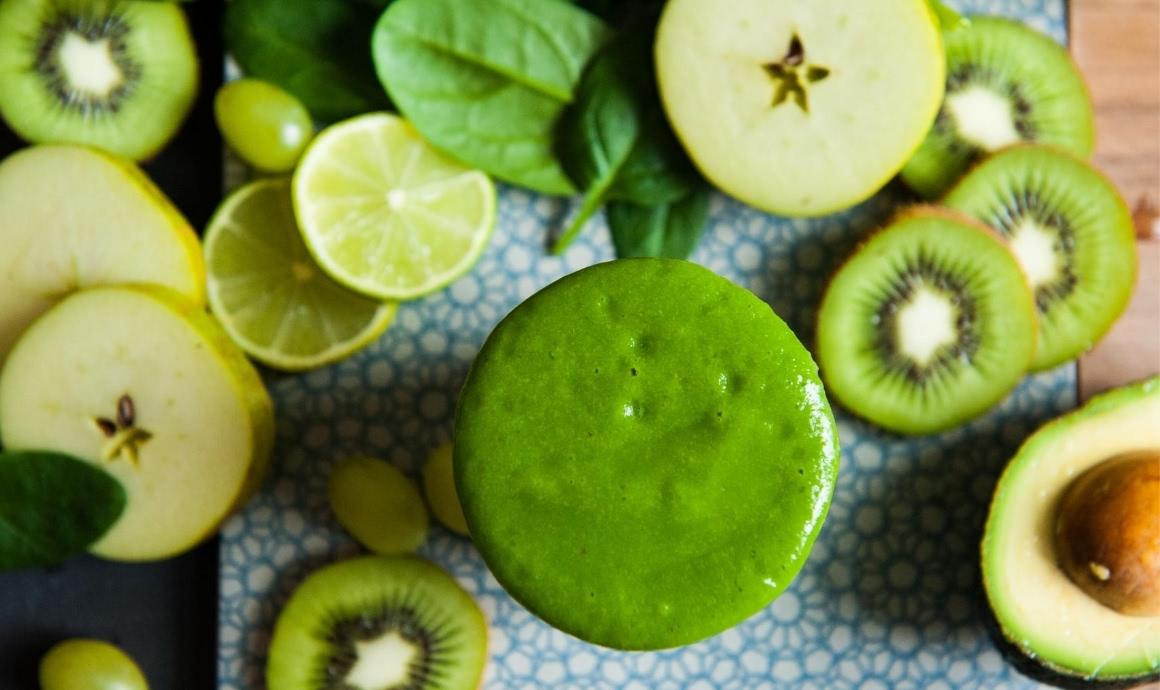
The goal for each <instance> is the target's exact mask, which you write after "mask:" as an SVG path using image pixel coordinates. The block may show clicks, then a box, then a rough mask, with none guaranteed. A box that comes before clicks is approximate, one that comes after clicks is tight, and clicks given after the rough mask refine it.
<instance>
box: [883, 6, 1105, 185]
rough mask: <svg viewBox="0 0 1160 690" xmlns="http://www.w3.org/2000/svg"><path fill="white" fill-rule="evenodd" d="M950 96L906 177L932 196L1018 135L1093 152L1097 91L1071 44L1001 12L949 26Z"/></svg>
mask: <svg viewBox="0 0 1160 690" xmlns="http://www.w3.org/2000/svg"><path fill="white" fill-rule="evenodd" d="M943 43H944V45H945V46H946V51H947V84H946V96H945V97H944V98H943V103H942V108H941V109H940V110H939V113H938V117H936V118H935V122H934V126H933V127H932V128H931V130H930V133H928V134H927V137H926V140H925V141H924V142H923V143H922V145H921V146H920V147H919V148H918V151H916V152H915V154H914V156H913V157H912V158H911V159H910V161H909V162H908V163H907V164H906V165H905V166H904V167H903V169H902V179H903V180H904V181H905V182H906V183H907V184H908V185H910V187H911V188H912V189H914V190H915V191H916V192H918V193H919V194H920V195H922V196H923V197H926V198H934V197H937V196H939V195H940V194H942V193H943V192H944V191H945V190H946V189H947V188H948V187H949V186H950V185H951V184H953V183H954V182H955V180H957V179H958V178H959V177H960V176H961V175H962V174H963V172H965V171H966V170H967V169H968V168H969V167H970V166H971V164H972V163H974V162H975V161H977V160H978V159H979V158H981V157H982V156H985V155H986V154H987V153H989V152H992V151H996V150H998V149H1000V148H1003V147H1005V146H1008V145H1010V144H1015V143H1017V142H1026V141H1037V142H1044V143H1048V144H1054V145H1056V146H1059V147H1061V148H1064V149H1066V150H1068V151H1071V152H1072V153H1074V154H1075V155H1077V156H1081V157H1084V158H1086V157H1088V156H1090V155H1091V152H1092V146H1093V144H1094V125H1093V119H1092V118H1093V114H1092V103H1091V98H1090V97H1089V95H1088V91H1087V86H1086V85H1085V84H1084V81H1083V77H1082V76H1081V75H1080V73H1079V70H1078V69H1077V68H1076V66H1075V63H1074V62H1072V60H1071V57H1070V56H1069V55H1068V54H1067V51H1066V50H1065V49H1064V48H1063V47H1062V46H1060V45H1059V44H1058V43H1056V42H1055V41H1053V40H1052V39H1051V38H1050V37H1048V36H1045V35H1043V34H1041V33H1039V32H1038V31H1035V30H1034V29H1032V28H1029V27H1027V26H1024V25H1023V24H1020V23H1019V22H1016V21H1012V20H1010V19H1003V18H1000V17H972V18H971V20H970V23H969V24H968V25H966V26H963V27H960V28H957V29H952V30H949V31H946V32H945V33H944V35H943Z"/></svg>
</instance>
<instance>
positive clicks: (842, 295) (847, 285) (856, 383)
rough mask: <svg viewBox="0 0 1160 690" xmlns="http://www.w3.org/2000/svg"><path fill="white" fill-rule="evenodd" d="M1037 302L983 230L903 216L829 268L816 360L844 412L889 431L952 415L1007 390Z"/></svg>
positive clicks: (1031, 339) (1030, 335)
mask: <svg viewBox="0 0 1160 690" xmlns="http://www.w3.org/2000/svg"><path fill="white" fill-rule="evenodd" d="M1035 337H1036V336H1035V305H1034V301H1033V299H1032V296H1031V288H1030V287H1029V286H1028V284H1027V280H1026V278H1025V277H1024V275H1023V271H1022V269H1020V268H1019V263H1018V262H1017V261H1016V260H1015V257H1014V255H1012V253H1011V252H1010V250H1008V248H1007V247H1006V246H1005V245H1004V243H1003V242H1002V240H1001V239H1000V238H999V237H998V236H997V235H996V234H995V233H994V232H993V231H991V230H989V229H988V228H986V227H985V226H983V225H981V224H979V223H977V222H976V221H974V220H972V219H970V218H968V217H966V216H960V215H959V214H956V213H952V212H950V211H945V210H941V209H934V208H925V207H921V208H917V209H913V210H910V211H907V212H905V213H903V214H902V215H901V216H899V217H898V218H897V219H896V220H895V221H894V222H893V223H891V224H890V225H889V226H887V227H886V228H885V229H883V230H881V231H879V232H877V233H876V234H874V235H873V236H872V237H871V238H870V239H869V240H867V241H866V243H865V244H864V245H863V246H862V247H861V248H860V249H859V250H858V251H857V252H856V253H855V254H854V255H853V256H852V257H851V258H850V259H849V260H847V261H846V263H845V264H844V265H843V266H842V267H841V268H840V269H839V270H838V272H837V273H836V274H835V275H834V277H833V279H832V280H831V281H830V284H829V286H828V287H827V288H826V293H825V295H824V296H823V298H822V305H821V308H820V310H819V312H818V329H817V339H818V344H817V347H818V361H819V365H820V367H821V371H822V378H823V379H824V381H825V383H826V386H827V387H828V388H829V390H830V392H831V393H832V394H833V395H834V397H835V398H837V399H838V400H839V401H840V402H841V403H842V404H843V405H845V406H846V408H847V409H849V410H850V411H851V412H854V413H855V414H858V415H860V416H862V417H865V418H866V419H868V420H870V421H872V422H874V423H876V424H878V425H880V426H882V427H884V428H886V429H890V430H892V431H897V432H900V433H904V434H927V433H933V432H936V431H941V430H943V429H948V428H950V427H953V426H956V425H958V424H961V423H963V422H965V421H967V420H969V419H971V418H973V417H975V416H977V415H979V414H981V413H982V412H983V411H985V410H986V409H987V408H989V407H991V406H992V405H994V404H995V403H997V402H999V400H1001V399H1002V398H1003V397H1004V396H1005V395H1007V393H1008V392H1010V391H1011V390H1012V389H1013V388H1014V387H1015V385H1016V384H1017V383H1018V382H1019V379H1020V378H1021V377H1022V376H1023V373H1024V372H1025V371H1026V370H1027V366H1028V364H1029V363H1030V362H1031V358H1032V356H1033V355H1034V353H1035Z"/></svg>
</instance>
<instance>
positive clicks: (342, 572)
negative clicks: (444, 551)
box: [266, 556, 487, 690]
mask: <svg viewBox="0 0 1160 690" xmlns="http://www.w3.org/2000/svg"><path fill="white" fill-rule="evenodd" d="M486 661H487V622H486V621H485V620H484V618H483V613H482V612H481V611H480V610H479V607H478V606H476V604H475V602H474V601H473V600H472V598H471V596H470V595H469V594H468V593H467V592H465V591H463V589H462V588H461V587H460V586H459V584H458V583H456V581H455V580H454V579H453V578H452V577H451V576H450V575H448V574H447V573H445V572H444V571H443V570H441V569H439V568H438V567H436V566H435V565H432V564H431V563H429V562H427V561H424V560H421V559H418V558H412V557H383V556H364V557H361V558H355V559H351V560H348V561H343V562H341V563H337V564H334V565H330V566H327V567H325V568H322V569H321V570H319V571H317V572H315V573H314V574H313V575H311V576H310V577H308V578H307V579H306V581H305V582H303V583H302V584H301V585H300V586H299V587H298V589H297V590H296V591H295V592H294V594H293V595H292V596H291V597H290V601H289V602H287V604H286V608H284V609H283V610H282V614H281V616H279V618H278V622H277V624H276V625H275V626H274V636H273V638H272V639H271V641H270V655H269V659H268V661H267V667H266V684H267V686H268V687H269V690H475V688H477V687H478V686H479V683H480V679H481V678H482V677H483V667H484V663H485V662H486Z"/></svg>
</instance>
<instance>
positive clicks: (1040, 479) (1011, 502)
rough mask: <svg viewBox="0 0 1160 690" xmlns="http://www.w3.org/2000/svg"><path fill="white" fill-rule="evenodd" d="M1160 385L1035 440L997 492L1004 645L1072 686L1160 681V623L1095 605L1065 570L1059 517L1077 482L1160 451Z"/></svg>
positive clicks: (994, 562)
mask: <svg viewBox="0 0 1160 690" xmlns="http://www.w3.org/2000/svg"><path fill="white" fill-rule="evenodd" d="M1158 420H1160V378H1153V379H1150V380H1148V381H1145V382H1142V383H1139V384H1136V385H1132V386H1128V387H1125V388H1121V389H1118V390H1115V391H1112V392H1110V393H1107V394H1104V395H1102V396H1099V397H1097V398H1095V399H1093V400H1092V401H1091V402H1089V403H1088V404H1087V405H1085V406H1084V407H1083V408H1081V409H1079V410H1077V411H1075V412H1073V413H1071V414H1068V415H1065V416H1063V417H1061V418H1059V419H1058V420H1056V421H1054V422H1051V423H1049V424H1047V425H1046V426H1044V427H1043V428H1041V429H1040V430H1039V431H1037V432H1036V433H1035V434H1033V435H1032V436H1031V437H1030V438H1028V439H1027V441H1026V442H1025V443H1024V444H1023V446H1022V447H1021V448H1020V449H1019V452H1018V453H1017V454H1016V455H1015V457H1014V458H1013V459H1012V460H1011V462H1010V464H1009V465H1008V466H1007V468H1006V470H1005V471H1004V472H1003V475H1002V477H1000V479H999V484H998V486H997V488H996V490H995V496H994V499H993V500H992V502H991V511H990V515H989V516H988V518H987V524H986V527H985V529H984V533H983V542H982V572H983V585H984V587H985V588H986V591H987V598H988V601H989V603H990V605H991V609H992V611H993V612H994V614H995V619H996V622H997V623H998V626H999V629H1000V632H1001V633H1002V636H1003V638H1004V639H1005V640H1006V641H1007V642H1010V643H1011V644H1012V645H1014V646H1015V647H1017V648H1018V649H1019V650H1020V651H1021V652H1022V653H1023V654H1024V655H1026V656H1027V657H1030V658H1033V659H1035V660H1036V661H1037V662H1038V663H1039V664H1042V665H1043V666H1044V667H1046V668H1047V669H1049V670H1051V671H1054V672H1056V673H1059V674H1062V675H1064V676H1070V677H1073V678H1080V679H1086V680H1088V681H1091V682H1092V684H1093V685H1098V684H1099V683H1100V682H1101V681H1118V680H1123V679H1138V680H1145V679H1152V678H1157V677H1160V618H1157V617H1153V618H1142V617H1133V616H1126V615H1123V614H1120V613H1117V612H1116V611H1114V610H1112V609H1110V608H1107V607H1105V606H1103V605H1102V604H1100V603H1099V602H1097V601H1096V600H1095V599H1092V598H1091V597H1089V596H1088V595H1087V594H1086V593H1085V592H1084V591H1083V590H1081V589H1080V588H1079V587H1078V586H1077V585H1075V584H1074V583H1073V582H1072V581H1071V580H1070V579H1069V578H1068V577H1067V575H1066V574H1065V573H1064V571H1063V570H1062V569H1061V568H1060V567H1059V565H1058V560H1057V557H1056V554H1055V550H1054V547H1053V534H1054V528H1055V518H1056V513H1055V507H1056V505H1057V503H1058V501H1059V499H1060V497H1061V495H1062V494H1063V492H1064V490H1065V489H1066V488H1067V486H1068V485H1069V484H1070V482H1071V480H1072V479H1073V478H1075V477H1076V476H1078V475H1079V474H1081V473H1082V472H1084V471H1085V470H1087V469H1088V468H1090V467H1093V466H1095V465H1098V464H1099V463H1101V462H1103V461H1104V460H1106V459H1108V458H1111V457H1113V456H1116V455H1119V454H1121V453H1126V452H1131V451H1136V450H1141V449H1145V448H1160V424H1157V421H1158Z"/></svg>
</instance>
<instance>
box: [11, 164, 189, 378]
mask: <svg viewBox="0 0 1160 690" xmlns="http://www.w3.org/2000/svg"><path fill="white" fill-rule="evenodd" d="M0 237H3V238H4V242H2V243H0V364H2V363H3V361H4V358H5V356H6V355H7V353H8V351H9V350H10V349H11V347H12V345H13V344H14V343H15V341H16V339H17V338H18V337H19V336H20V334H21V333H22V332H23V331H24V329H25V328H27V327H28V326H29V325H30V324H31V323H32V322H33V321H34V320H36V318H37V317H38V316H40V315H41V314H43V313H44V312H45V311H47V310H48V309H49V308H50V307H52V305H53V304H55V303H56V302H57V301H59V300H60V299H61V298H62V297H64V296H66V295H68V294H70V293H72V292H74V291H76V290H79V289H84V288H88V287H94V286H98V285H116V284H125V283H149V284H156V285H163V286H167V287H169V288H172V289H173V290H176V291H177V292H179V293H181V294H182V295H184V296H185V297H186V298H188V299H189V300H190V301H192V302H193V303H194V304H197V305H199V306H201V305H204V304H205V303H206V292H205V285H206V274H205V262H204V260H203V259H202V253H201V246H200V244H199V243H198V240H197V234H196V233H195V232H194V231H193V228H192V227H190V225H189V223H188V222H187V221H186V219H185V218H184V217H183V216H182V215H181V212H180V211H178V210H177V208H176V207H175V206H174V205H173V203H172V202H170V200H169V199H168V198H167V197H166V196H165V194H164V193H163V192H162V191H161V190H160V189H158V188H157V186H156V185H154V184H153V182H152V181H151V180H150V179H149V177H148V176H147V175H146V174H145V173H144V172H142V170H141V169H140V168H138V167H137V166H136V165H135V164H134V163H133V162H132V161H130V160H128V159H125V158H121V157H119V156H116V155H113V154H110V153H106V152H104V151H99V150H97V149H92V148H87V147H84V146H72V145H46V146H33V147H29V148H25V149H22V150H20V151H17V152H16V153H14V154H12V155H10V156H8V157H7V158H5V159H4V160H3V161H2V162H0Z"/></svg>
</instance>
